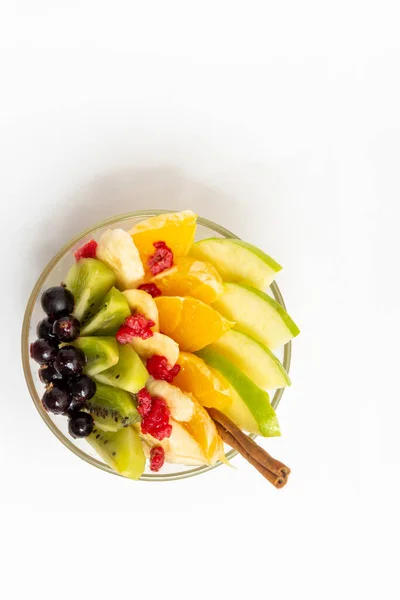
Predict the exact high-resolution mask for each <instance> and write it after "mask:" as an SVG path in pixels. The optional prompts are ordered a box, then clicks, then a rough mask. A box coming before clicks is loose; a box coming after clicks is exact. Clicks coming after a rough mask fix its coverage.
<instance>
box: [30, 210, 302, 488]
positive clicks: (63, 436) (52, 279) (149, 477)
mask: <svg viewBox="0 0 400 600" xmlns="http://www.w3.org/2000/svg"><path fill="white" fill-rule="evenodd" d="M166 212H171V211H167V210H145V211H136V212H132V213H127V214H124V215H118V216H115V217H111V218H110V219H107V220H106V221H102V222H101V223H98V224H97V225H94V226H93V227H91V228H90V229H87V230H86V231H84V232H82V233H80V234H79V235H77V236H76V237H75V238H74V239H73V240H71V241H70V242H69V243H68V244H66V245H65V246H64V247H63V248H61V250H60V251H59V252H58V253H57V254H56V256H55V257H54V258H53V259H52V260H51V261H50V262H49V264H48V265H47V266H46V268H45V269H44V270H43V272H42V274H41V275H40V277H39V279H38V281H37V282H36V285H35V287H34V288H33V290H32V293H31V295H30V298H29V301H28V305H27V307H26V311H25V316H24V322H23V327H22V340H21V342H22V363H23V368H24V374H25V379H26V382H27V385H28V389H29V392H30V394H31V396H32V400H33V402H34V404H35V406H36V408H37V410H38V412H39V414H40V416H41V417H42V419H43V420H44V422H45V423H46V425H47V426H48V427H49V429H50V430H51V431H52V432H53V434H54V435H55V436H57V438H58V439H59V440H60V442H62V443H63V444H64V446H66V447H67V448H68V449H69V450H71V452H73V453H74V454H76V455H77V456H79V458H81V459H83V460H85V461H86V462H88V463H90V464H91V465H93V466H94V467H97V468H98V469H102V470H103V471H107V472H108V473H112V474H113V475H119V474H118V473H116V472H115V471H114V470H113V469H112V468H111V467H109V466H108V465H107V464H106V463H105V462H103V461H102V460H101V459H100V458H99V457H98V456H97V454H96V452H95V451H94V450H93V449H92V447H91V446H90V445H89V444H88V443H87V442H86V441H85V440H84V439H83V440H82V439H80V440H75V439H73V438H72V437H70V436H69V434H68V431H67V419H66V418H65V417H63V416H61V415H52V414H50V413H48V412H46V410H45V409H44V408H43V406H42V403H41V397H42V395H43V392H44V385H43V384H42V382H41V381H40V379H39V376H38V364H37V363H36V362H35V361H33V360H32V359H31V357H30V354H29V346H30V344H31V343H32V342H33V341H34V340H35V339H36V325H37V323H38V321H40V320H41V319H42V318H43V317H44V313H43V310H42V308H41V305H40V297H41V295H42V292H43V291H44V290H45V289H47V288H49V287H51V286H54V285H60V283H61V282H62V281H63V278H64V277H65V275H66V273H67V272H68V270H69V268H70V267H71V265H72V264H73V262H74V251H75V250H77V249H78V248H79V247H80V246H82V244H84V243H86V242H88V241H89V240H90V239H92V238H94V239H98V238H99V237H100V236H101V234H102V233H103V232H104V231H105V230H106V229H108V228H109V227H114V228H122V229H131V228H132V227H133V226H134V225H135V224H136V223H139V222H140V221H143V220H144V219H147V218H148V217H152V216H154V215H158V214H161V213H166ZM197 223H198V226H197V234H196V240H201V239H204V238H207V237H211V236H213V237H216V236H217V237H222V238H237V237H238V236H236V235H234V234H233V233H231V232H230V231H228V230H227V229H225V228H224V227H221V226H220V225H217V224H216V223H213V222H212V221H208V220H207V219H203V218H201V217H199V218H198V221H197ZM269 291H270V293H271V294H272V295H273V297H274V298H275V300H277V302H279V303H280V304H281V305H282V306H283V307H284V306H285V304H284V301H283V298H282V295H281V293H280V291H279V288H278V286H277V285H276V283H273V284H272V285H271V287H270V290H269ZM279 358H280V359H281V360H282V362H283V365H284V367H285V369H286V371H288V372H289V368H290V358H291V343H290V342H289V343H287V344H286V345H285V347H284V349H283V350H282V353H281V356H280V357H279ZM283 391H284V388H282V389H279V390H276V391H274V392H272V391H271V392H270V393H271V396H272V398H271V404H272V406H273V407H274V408H276V407H277V406H278V404H279V401H280V399H281V397H282V394H283ZM272 394H273V395H272ZM252 437H255V436H252ZM236 454H237V452H236V451H234V450H230V451H227V453H226V456H227V458H228V459H231V458H233V457H234V456H236ZM220 464H221V463H217V464H216V465H213V466H207V465H204V466H199V467H194V468H193V467H186V466H184V465H179V464H169V463H168V464H167V463H166V464H165V465H164V467H163V472H162V473H152V472H151V471H150V470H149V469H148V466H147V467H146V471H145V473H144V474H143V475H142V477H141V478H140V479H141V481H170V480H174V479H183V478H185V477H193V476H194V475H200V474H201V473H206V472H207V471H210V470H211V469H215V468H216V467H217V466H219V465H220Z"/></svg>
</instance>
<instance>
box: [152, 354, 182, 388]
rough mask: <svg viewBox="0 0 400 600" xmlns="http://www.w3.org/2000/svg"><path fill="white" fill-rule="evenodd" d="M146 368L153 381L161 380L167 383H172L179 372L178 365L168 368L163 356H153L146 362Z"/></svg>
mask: <svg viewBox="0 0 400 600" xmlns="http://www.w3.org/2000/svg"><path fill="white" fill-rule="evenodd" d="M146 367H147V370H148V372H149V373H150V375H152V376H153V377H154V379H163V380H164V381H167V382H168V383H172V380H173V378H174V377H176V376H177V375H178V373H179V371H180V370H181V368H180V366H179V365H175V366H174V367H171V368H170V367H169V366H168V361H167V359H166V358H165V356H157V354H154V356H152V357H150V358H149V359H148V360H147V363H146Z"/></svg>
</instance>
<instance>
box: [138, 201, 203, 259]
mask: <svg viewBox="0 0 400 600" xmlns="http://www.w3.org/2000/svg"><path fill="white" fill-rule="evenodd" d="M196 219H197V215H196V214H195V213H194V212H192V211H191V210H184V211H182V212H177V213H167V214H163V215H157V216H156V217H150V218H149V219H146V220H145V221H141V222H140V223H138V224H137V225H135V226H134V227H133V228H132V229H131V230H130V232H129V233H130V234H131V236H132V238H133V241H134V242H135V245H136V248H137V249H138V250H139V254H140V258H141V259H142V262H143V266H144V268H145V269H146V267H147V260H148V258H149V256H151V255H152V254H154V252H155V248H154V246H153V244H154V242H161V241H162V242H165V243H166V244H167V246H168V247H169V248H171V250H172V252H173V253H174V257H177V256H185V255H186V254H187V253H188V252H189V249H190V247H191V245H192V244H193V241H194V236H195V233H196Z"/></svg>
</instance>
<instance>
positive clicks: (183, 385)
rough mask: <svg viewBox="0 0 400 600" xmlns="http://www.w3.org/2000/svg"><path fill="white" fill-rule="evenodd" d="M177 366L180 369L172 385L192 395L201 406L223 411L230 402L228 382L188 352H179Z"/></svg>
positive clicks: (230, 393) (230, 395) (230, 394)
mask: <svg viewBox="0 0 400 600" xmlns="http://www.w3.org/2000/svg"><path fill="white" fill-rule="evenodd" d="M177 364H178V365H179V366H180V367H181V370H180V371H179V373H178V375H176V376H175V377H174V385H176V386H177V387H179V388H180V389H181V390H182V391H183V392H189V393H191V394H193V395H194V396H195V397H196V398H197V400H198V401H199V402H200V404H202V405H203V406H207V407H209V408H218V409H219V410H223V409H225V408H226V407H228V406H229V405H230V404H231V402H232V391H231V387H230V385H229V384H228V382H227V381H226V380H225V379H224V378H223V377H222V375H220V374H219V373H218V371H214V369H212V368H211V367H209V366H208V365H207V364H206V363H205V362H204V360H202V359H201V358H199V357H198V356H195V355H194V354H191V353H190V352H180V353H179V358H178V362H177Z"/></svg>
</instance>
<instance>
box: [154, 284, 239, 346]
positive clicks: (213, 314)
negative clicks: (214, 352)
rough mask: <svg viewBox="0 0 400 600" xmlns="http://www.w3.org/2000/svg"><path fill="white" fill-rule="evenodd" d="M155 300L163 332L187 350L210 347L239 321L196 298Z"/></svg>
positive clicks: (175, 297) (162, 298) (161, 298)
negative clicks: (227, 316)
mask: <svg viewBox="0 0 400 600" xmlns="http://www.w3.org/2000/svg"><path fill="white" fill-rule="evenodd" d="M155 302H156V304H157V308H158V315H159V319H160V331H162V332H163V333H165V334H166V335H168V336H169V337H171V338H172V339H173V340H175V341H176V342H177V343H178V344H179V347H180V349H181V350H184V351H187V352H193V351H195V350H200V349H201V348H204V346H208V344H211V343H212V342H213V341H215V340H216V339H218V338H219V337H220V336H221V335H222V334H223V333H225V331H228V329H230V328H231V327H233V326H234V324H235V323H234V322H232V321H228V319H225V318H224V317H223V316H221V315H220V314H219V313H218V312H217V311H216V310H214V309H213V308H211V306H208V304H205V303H204V302H201V301H200V300H197V299H196V298H189V297H180V296H159V297H158V298H156V299H155Z"/></svg>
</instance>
